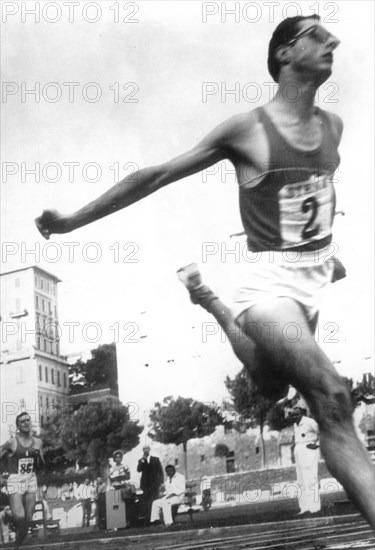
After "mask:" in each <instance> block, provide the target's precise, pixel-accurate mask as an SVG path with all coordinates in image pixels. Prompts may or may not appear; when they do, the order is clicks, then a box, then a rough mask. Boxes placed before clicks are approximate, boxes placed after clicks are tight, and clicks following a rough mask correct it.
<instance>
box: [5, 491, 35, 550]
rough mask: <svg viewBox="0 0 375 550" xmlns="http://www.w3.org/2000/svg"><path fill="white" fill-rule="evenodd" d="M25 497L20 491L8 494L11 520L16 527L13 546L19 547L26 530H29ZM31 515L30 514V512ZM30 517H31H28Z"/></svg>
mask: <svg viewBox="0 0 375 550" xmlns="http://www.w3.org/2000/svg"><path fill="white" fill-rule="evenodd" d="M24 502H26V497H23V496H22V495H21V494H20V493H14V494H12V495H9V503H10V507H11V510H12V515H13V521H14V523H15V527H16V542H15V548H16V549H18V548H20V546H21V544H22V543H23V541H24V540H25V538H26V535H27V532H28V530H29V521H30V520H29V519H28V514H27V513H26V504H25V505H24ZM34 505H35V495H34ZM31 517H32V514H31ZM30 519H31V518H30Z"/></svg>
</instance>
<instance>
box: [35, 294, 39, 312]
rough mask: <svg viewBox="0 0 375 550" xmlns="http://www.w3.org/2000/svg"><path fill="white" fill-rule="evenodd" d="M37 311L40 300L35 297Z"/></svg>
mask: <svg viewBox="0 0 375 550" xmlns="http://www.w3.org/2000/svg"><path fill="white" fill-rule="evenodd" d="M35 309H39V298H38V296H35Z"/></svg>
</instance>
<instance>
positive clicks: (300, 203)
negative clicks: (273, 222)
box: [279, 175, 335, 247]
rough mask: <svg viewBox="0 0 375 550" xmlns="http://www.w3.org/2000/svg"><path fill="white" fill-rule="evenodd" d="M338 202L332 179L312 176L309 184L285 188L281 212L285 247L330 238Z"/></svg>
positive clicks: (290, 185)
mask: <svg viewBox="0 0 375 550" xmlns="http://www.w3.org/2000/svg"><path fill="white" fill-rule="evenodd" d="M334 203H335V192H334V189H333V184H332V181H331V179H330V176H316V175H312V176H311V177H310V178H309V179H308V180H307V181H304V182H300V183H295V184H289V185H285V186H284V187H282V189H280V191H279V209H280V231H281V237H282V240H283V245H284V246H285V247H290V246H301V245H304V244H306V243H309V242H311V241H315V240H320V239H323V238H324V237H327V236H328V235H330V233H331V226H332V213H333V210H334Z"/></svg>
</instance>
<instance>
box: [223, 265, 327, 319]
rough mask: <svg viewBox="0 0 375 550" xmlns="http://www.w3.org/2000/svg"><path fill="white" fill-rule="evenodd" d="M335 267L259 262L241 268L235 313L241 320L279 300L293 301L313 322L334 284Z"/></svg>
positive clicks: (233, 307) (234, 301)
mask: <svg viewBox="0 0 375 550" xmlns="http://www.w3.org/2000/svg"><path fill="white" fill-rule="evenodd" d="M333 269H334V263H333V262H330V261H326V262H324V263H320V264H312V265H311V263H310V262H298V263H296V264H293V263H290V262H289V263H285V262H284V263H277V262H275V263H274V262H262V261H261V262H258V263H249V264H247V265H245V266H244V265H242V266H241V274H240V277H239V279H238V282H239V286H238V288H237V290H236V291H235V292H234V296H233V303H232V308H231V309H232V313H233V315H234V318H235V319H236V318H238V317H239V316H240V315H241V314H242V313H243V312H244V311H246V310H247V309H249V308H250V307H252V306H254V305H256V304H260V303H262V302H265V301H270V300H274V299H275V298H292V299H293V300H295V301H296V302H298V303H300V304H301V305H302V307H303V309H304V311H305V313H306V316H307V319H308V320H309V321H311V320H312V319H313V318H314V317H315V316H316V314H317V313H318V312H319V307H320V304H321V301H322V299H323V296H324V294H325V291H326V289H327V286H328V285H329V284H330V283H331V280H332V274H333Z"/></svg>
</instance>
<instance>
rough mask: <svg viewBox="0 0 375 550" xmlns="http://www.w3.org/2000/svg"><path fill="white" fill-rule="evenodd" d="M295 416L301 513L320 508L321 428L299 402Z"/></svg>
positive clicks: (295, 454)
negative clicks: (308, 415)
mask: <svg viewBox="0 0 375 550" xmlns="http://www.w3.org/2000/svg"><path fill="white" fill-rule="evenodd" d="M293 417H294V457H295V461H296V471H297V483H298V485H299V488H300V491H299V494H298V499H299V507H300V512H299V515H302V514H306V513H308V512H310V513H311V514H315V513H316V512H319V510H320V496H319V478H318V462H319V445H318V439H319V428H318V424H317V423H316V422H315V420H313V419H312V418H309V417H307V416H305V409H303V408H302V407H301V406H300V405H299V404H297V405H296V406H295V407H294V409H293Z"/></svg>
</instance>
